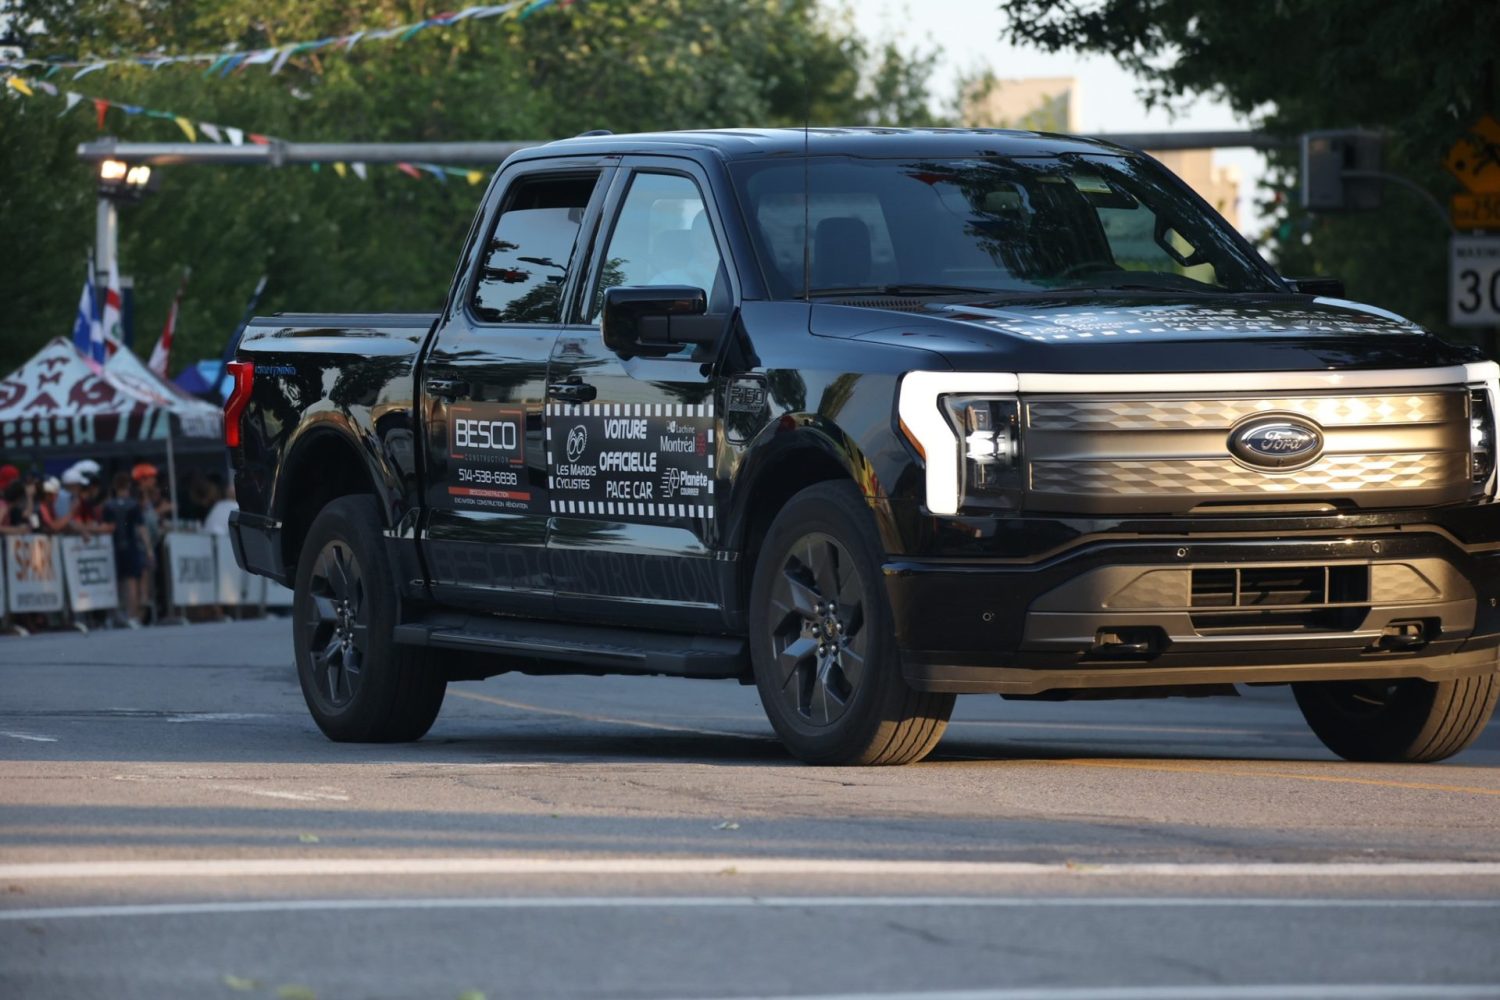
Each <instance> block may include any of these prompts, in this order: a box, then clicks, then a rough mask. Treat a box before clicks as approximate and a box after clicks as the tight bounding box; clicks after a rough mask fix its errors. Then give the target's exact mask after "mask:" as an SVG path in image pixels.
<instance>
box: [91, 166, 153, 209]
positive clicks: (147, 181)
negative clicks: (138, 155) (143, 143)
mask: <svg viewBox="0 0 1500 1000" xmlns="http://www.w3.org/2000/svg"><path fill="white" fill-rule="evenodd" d="M151 177H152V173H151V168H150V167H148V166H146V165H145V164H143V163H138V164H135V165H134V166H132V165H131V164H129V163H126V162H125V161H124V160H100V161H99V194H100V195H101V196H102V197H105V198H110V199H113V200H118V201H140V200H141V198H142V196H144V195H145V193H146V192H147V191H148V190H151V189H152V188H153V187H154V185H152V183H151Z"/></svg>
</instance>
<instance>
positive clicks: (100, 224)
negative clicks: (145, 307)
mask: <svg viewBox="0 0 1500 1000" xmlns="http://www.w3.org/2000/svg"><path fill="white" fill-rule="evenodd" d="M119 253H120V211H119V209H118V208H116V207H115V203H114V201H113V200H111V199H109V198H106V197H104V196H103V195H100V196H99V202H98V205H97V206H96V207H95V209H94V287H95V288H97V289H99V290H100V294H99V303H100V304H96V306H95V308H96V309H100V308H102V303H103V301H104V296H103V290H104V289H105V288H107V287H109V265H110V264H111V263H112V262H115V261H117V260H118V259H119ZM117 266H118V265H117Z"/></svg>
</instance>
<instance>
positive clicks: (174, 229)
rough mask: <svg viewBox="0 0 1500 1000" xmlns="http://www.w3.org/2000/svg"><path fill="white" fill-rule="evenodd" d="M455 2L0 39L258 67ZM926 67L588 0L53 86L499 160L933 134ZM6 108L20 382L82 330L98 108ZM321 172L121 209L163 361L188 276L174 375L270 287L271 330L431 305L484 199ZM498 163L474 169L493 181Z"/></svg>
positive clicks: (271, 12) (213, 345) (639, 5)
mask: <svg viewBox="0 0 1500 1000" xmlns="http://www.w3.org/2000/svg"><path fill="white" fill-rule="evenodd" d="M457 6H460V5H458V4H447V5H438V4H435V3H434V4H431V5H428V4H423V3H419V2H408V0H347V2H344V3H340V4H322V3H307V2H305V0H203V2H199V3H192V4H183V3H165V2H152V3H136V4H120V3H78V2H76V0H0V22H3V21H4V20H5V19H6V18H7V17H8V18H9V19H10V22H11V23H12V25H23V26H26V29H25V30H26V31H27V34H26V37H25V43H26V54H27V55H28V56H30V57H39V58H53V57H56V58H80V57H85V56H87V57H107V56H111V55H119V54H132V53H138V52H143V51H162V52H168V53H195V52H205V51H209V52H214V51H220V50H224V49H225V48H226V46H234V47H235V48H236V49H237V50H238V51H247V50H253V49H258V48H264V47H266V46H270V45H277V44H282V43H286V42H290V41H298V40H305V39H314V38H320V37H328V36H335V35H342V34H346V33H348V32H352V31H356V30H360V29H364V28H375V27H384V26H388V25H395V24H405V23H412V22H416V21H420V20H421V19H422V18H423V17H424V16H426V15H428V14H432V13H435V12H436V11H437V10H441V9H450V8H453V7H457ZM80 39H85V40H87V41H86V42H85V43H82V44H81V43H80V42H79V40H80ZM931 68H932V57H931V55H924V54H921V53H915V52H908V51H906V50H904V49H902V48H901V47H899V46H897V45H895V44H888V45H883V46H876V45H873V44H872V43H870V42H867V41H865V40H863V39H861V38H860V37H859V36H858V35H857V34H855V32H854V30H853V28H852V27H851V26H850V22H849V19H848V18H847V17H845V16H843V14H842V13H841V11H839V10H837V9H834V8H831V7H829V6H827V5H826V4H824V3H821V2H819V0H629V2H625V0H593V2H580V3H575V4H572V5H571V6H567V7H557V6H554V7H551V8H546V9H542V10H539V11H538V12H536V13H535V14H534V15H532V16H530V17H527V18H525V19H524V20H520V19H514V18H511V19H505V20H486V21H465V22H460V23H459V24H457V25H453V26H450V27H434V28H429V29H427V30H424V31H422V32H420V33H418V34H416V35H415V36H414V37H412V38H410V39H409V40H407V41H403V42H397V41H371V42H362V43H360V44H358V45H356V46H355V47H354V49H353V50H352V51H349V52H345V51H342V50H324V51H319V52H307V53H302V54H299V55H296V56H294V57H293V58H292V59H291V60H290V61H289V62H288V63H287V65H286V66H285V67H284V68H283V69H282V70H281V72H279V73H276V74H274V75H273V74H271V73H270V72H269V71H268V68H267V67H265V66H259V67H247V68H244V69H242V70H241V71H238V72H234V73H231V74H229V75H228V76H222V75H220V74H205V72H204V67H202V66H192V65H179V66H167V67H163V68H161V69H157V70H150V69H146V68H144V67H139V66H131V65H123V66H116V67H112V68H109V69H106V70H101V71H98V72H95V73H91V74H89V75H88V76H86V77H84V78H83V79H81V80H78V81H77V82H76V83H75V82H72V81H71V72H70V71H66V72H62V73H58V74H56V75H54V76H52V77H51V82H52V83H54V84H55V85H56V86H57V87H59V88H60V90H62V91H67V90H70V89H71V90H76V91H77V92H80V93H84V94H87V95H91V96H100V97H106V98H109V99H112V100H116V101H121V102H128V103H132V104H137V105H140V106H143V107H146V108H154V109H162V110H168V111H172V112H174V113H177V114H181V115H184V116H186V117H188V118H189V119H191V120H193V121H206V122H212V123H218V124H223V125H229V126H234V127H238V128H242V129H245V130H246V131H249V132H257V133H262V134H265V135H271V136H276V137H280V138H283V139H288V140H296V141H308V142H312V141H333V140H353V141H382V140H386V141H420V140H434V141H436V140H456V139H489V140H505V139H550V138H555V137H559V136H567V135H574V134H576V133H578V132H580V131H584V130H587V129H593V128H610V129H612V130H614V131H617V132H628V131H643V130H656V129H679V128H702V127H723V126H734V125H755V126H760V125H792V124H801V123H802V122H803V121H805V120H810V121H812V122H813V123H815V124H817V123H845V124H861V123H870V124H886V123H891V122H894V121H898V120H907V121H923V120H925V116H926V112H925V107H926V103H927V81H928V78H929V75H930V72H931ZM31 77H32V78H35V74H31ZM0 92H3V93H4V95H5V96H3V97H0V136H3V137H4V141H3V142H0V227H3V231H4V232H5V233H6V234H7V239H6V240H5V241H4V245H5V250H4V251H3V253H4V258H3V260H0V263H3V266H0V301H4V302H5V303H6V305H7V308H6V310H5V313H4V319H3V320H0V370H8V369H9V368H10V367H13V366H14V365H15V364H17V363H19V362H20V361H21V360H23V359H24V358H25V357H26V356H27V355H29V354H30V353H31V352H33V351H35V350H36V349H37V347H38V346H40V344H41V343H43V342H44V341H45V340H47V339H48V338H50V337H55V336H66V335H67V334H68V332H69V330H70V329H71V327H72V318H73V312H74V306H75V305H76V303H77V300H78V292H79V283H80V281H81V276H82V272H83V261H84V258H85V256H86V254H87V252H88V249H89V246H90V244H91V242H92V238H93V181H92V179H91V176H90V171H89V169H88V168H87V167H85V166H83V165H82V164H79V163H78V162H77V160H76V158H75V156H74V150H75V148H76V146H77V145H78V143H80V142H84V141H88V140H90V139H92V138H94V137H96V135H97V134H98V133H97V129H96V124H95V118H94V111H93V107H92V105H90V104H89V103H88V102H87V101H84V102H82V103H81V104H80V105H79V106H78V107H76V108H75V109H74V110H73V111H72V112H70V113H68V114H67V115H64V116H62V117H58V113H59V112H60V111H62V109H63V107H64V104H63V101H62V100H61V99H60V97H59V98H53V97H49V96H46V95H44V94H41V93H40V92H38V93H37V94H36V96H34V97H30V98H27V97H22V96H21V95H19V94H18V93H16V92H15V91H12V90H8V89H7V88H4V87H3V86H0ZM106 132H107V133H109V134H114V135H117V136H119V137H120V138H123V139H128V140H140V141H153V140H155V141H180V140H181V139H182V138H183V136H182V134H181V132H179V131H178V128H177V126H176V125H175V124H174V123H173V122H172V121H168V120H161V119H156V118H150V117H147V116H144V115H138V116H126V115H124V114H123V113H121V112H119V111H110V112H109V116H108V120H107V125H106ZM320 166H321V169H318V170H312V169H308V168H306V167H285V168H281V169H260V168H247V167H210V166H183V167H166V168H162V169H161V171H160V173H161V186H160V190H159V191H158V192H157V193H155V194H154V195H152V196H150V197H148V198H147V199H146V200H145V201H143V202H142V203H140V204H138V205H133V206H127V207H125V208H124V209H123V210H122V226H121V232H122V240H121V248H120V249H121V260H122V268H123V270H124V272H125V273H128V274H131V275H133V276H134V277H135V281H136V300H137V310H136V338H137V344H136V347H137V350H138V351H140V352H141V353H143V354H144V353H147V352H149V350H150V346H151V344H152V343H153V342H154V340H155V337H156V334H157V332H158V331H159V329H160V325H161V322H162V319H163V317H164V316H165V314H166V311H167V306H168V304H169V303H170V300H171V296H172V294H173V292H174V291H175V288H176V283H177V279H178V276H179V275H180V274H181V271H182V268H183V267H184V266H187V265H191V266H192V268H193V276H192V283H191V285H190V287H189V289H188V294H187V296H186V297H185V299H184V302H183V308H182V314H181V317H180V320H179V327H178V340H177V343H176V346H175V347H174V352H173V353H174V364H175V365H177V366H180V365H181V364H182V363H184V362H186V361H188V360H192V359H195V358H199V357H205V356H213V355H215V354H217V352H218V350H219V348H220V346H221V345H222V343H223V342H224V339H225V337H226V336H227V334H228V333H229V331H230V330H232V329H233V326H234V323H235V322H236V320H237V319H238V317H239V313H240V311H241V309H242V307H243V303H244V300H245V298H246V296H247V295H248V294H249V291H250V289H251V288H252V287H253V286H254V284H255V281H256V279H257V278H258V276H259V275H260V274H261V273H263V272H264V273H268V274H269V276H270V281H269V283H268V286H267V292H266V296H265V298H264V300H263V301H262V303H261V307H260V308H261V311H262V312H272V311H276V310H343V309H347V310H385V309H391V310H424V311H425V310H435V309H436V308H437V307H438V306H439V305H440V304H441V301H442V297H443V294H444V291H445V290H446V288H447V285H448V281H449V279H450V278H451V276H452V271H453V264H454V260H455V259H456V255H457V251H458V248H459V246H460V244H461V243H462V240H463V236H464V233H465V231H466V230H467V227H468V225H469V221H470V218H471V217H472V214H473V211H474V209H475V207H476V205H477V203H478V200H479V198H480V196H481V194H482V192H483V187H482V186H478V185H472V186H471V185H470V184H468V183H466V182H465V179H464V178H462V177H452V178H448V179H447V181H446V183H440V182H439V181H438V180H437V179H436V178H433V177H427V176H424V178H423V179H422V180H420V181H418V180H414V179H412V178H410V177H407V176H405V175H403V174H401V173H398V172H397V171H396V170H394V169H393V168H391V167H389V166H374V165H372V166H371V168H370V179H369V181H368V182H364V183H361V182H360V181H358V180H356V179H354V178H353V177H352V176H346V177H345V178H343V179H341V178H340V177H339V176H337V175H336V174H335V172H334V171H333V169H332V165H331V164H323V165H320ZM495 166H496V165H495V164H475V167H476V168H477V169H480V170H482V171H483V175H484V176H485V177H488V175H489V173H490V172H491V171H492V170H493V168H494V167H495Z"/></svg>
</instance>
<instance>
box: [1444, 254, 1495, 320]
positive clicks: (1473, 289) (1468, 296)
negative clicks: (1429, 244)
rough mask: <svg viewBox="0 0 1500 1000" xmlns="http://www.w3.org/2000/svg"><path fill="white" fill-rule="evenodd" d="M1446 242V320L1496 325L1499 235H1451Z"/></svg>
mask: <svg viewBox="0 0 1500 1000" xmlns="http://www.w3.org/2000/svg"><path fill="white" fill-rule="evenodd" d="M1448 246H1449V251H1448V261H1449V263H1448V274H1449V290H1448V322H1449V323H1452V324H1453V325H1454V326H1500V236H1455V237H1453V239H1452V240H1451V242H1450V243H1449V244H1448Z"/></svg>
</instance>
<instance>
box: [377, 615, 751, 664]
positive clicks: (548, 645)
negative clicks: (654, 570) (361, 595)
mask: <svg viewBox="0 0 1500 1000" xmlns="http://www.w3.org/2000/svg"><path fill="white" fill-rule="evenodd" d="M395 640H396V642H398V643H400V644H402V645H407V646H429V647H434V648H437V649H452V650H460V651H463V652H468V653H480V654H489V655H491V656H494V657H495V658H496V659H497V661H499V662H500V663H501V664H502V665H508V664H506V663H505V661H510V663H511V664H513V667H512V669H517V670H522V671H526V672H540V673H558V674H568V673H583V674H599V673H609V674H667V675H670V676H673V677H732V678H739V677H744V676H747V675H748V674H749V672H750V650H749V646H748V644H747V643H746V641H745V640H744V639H743V638H741V637H738V636H719V635H684V634H681V633H677V632H648V631H644V630H641V629H627V628H606V627H604V626H600V625H583V624H577V623H560V622H539V621H530V620H527V619H522V618H500V617H497V616H490V615H455V614H451V613H448V614H435V615H433V616H432V617H430V618H428V619H426V620H424V621H419V622H412V623H409V624H406V625H397V626H396V628H395ZM537 661H540V662H537Z"/></svg>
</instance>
